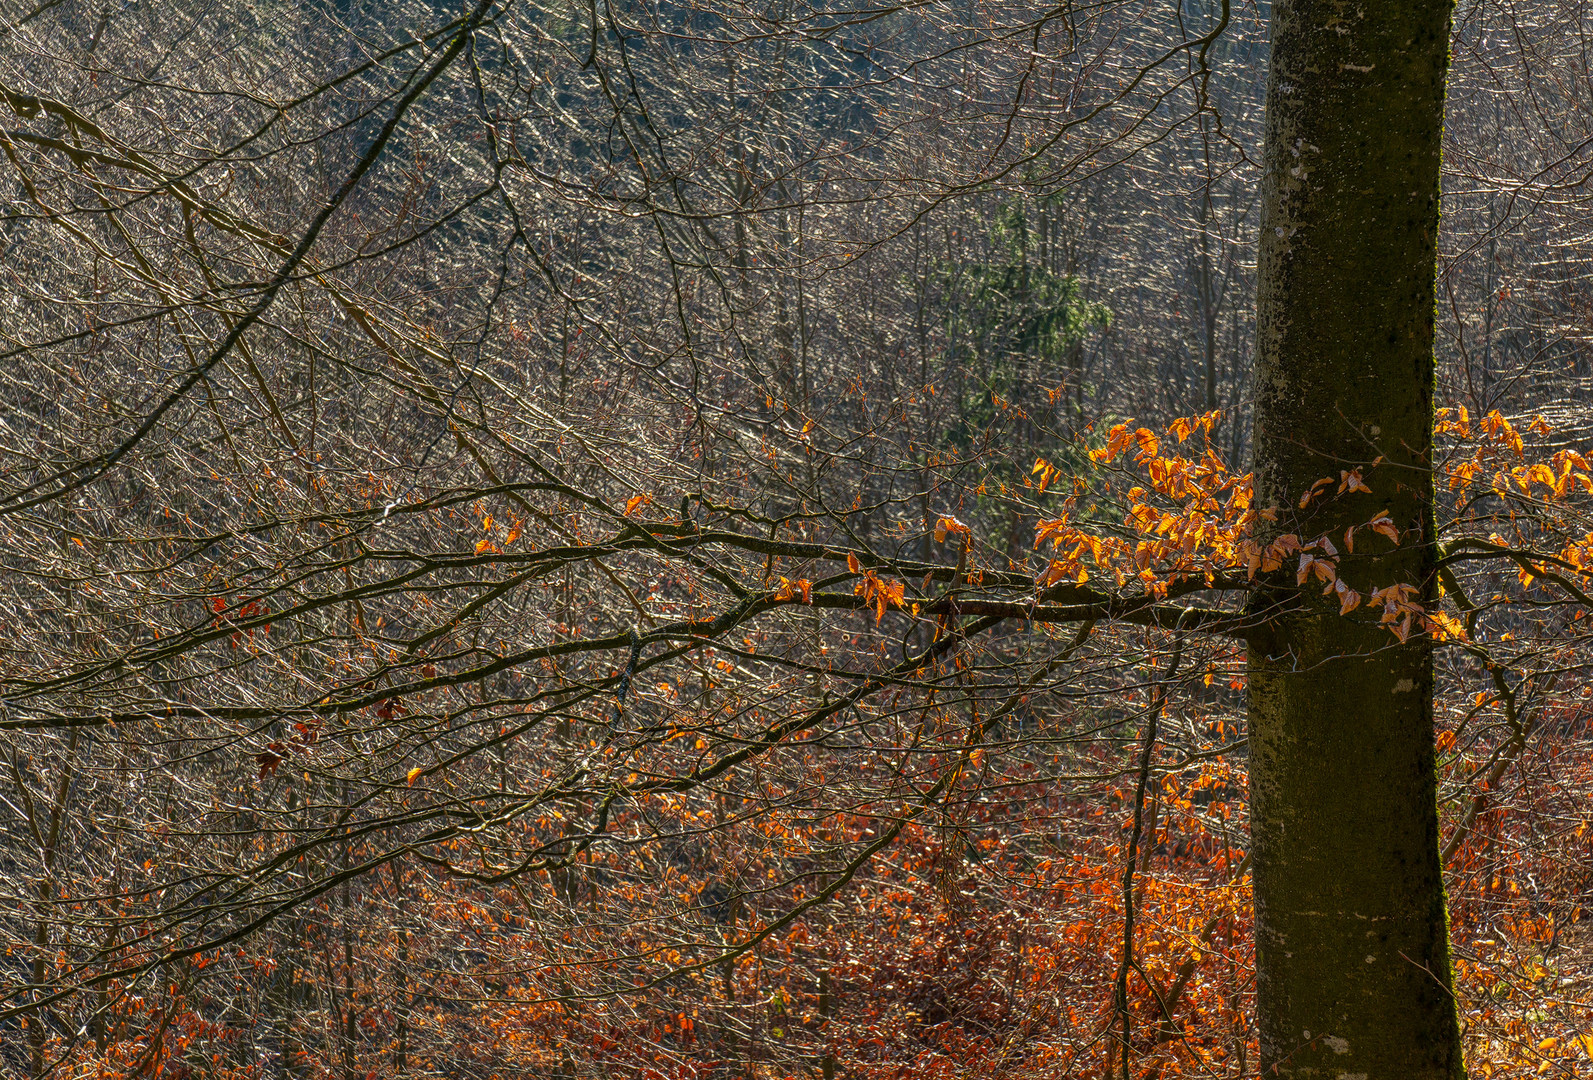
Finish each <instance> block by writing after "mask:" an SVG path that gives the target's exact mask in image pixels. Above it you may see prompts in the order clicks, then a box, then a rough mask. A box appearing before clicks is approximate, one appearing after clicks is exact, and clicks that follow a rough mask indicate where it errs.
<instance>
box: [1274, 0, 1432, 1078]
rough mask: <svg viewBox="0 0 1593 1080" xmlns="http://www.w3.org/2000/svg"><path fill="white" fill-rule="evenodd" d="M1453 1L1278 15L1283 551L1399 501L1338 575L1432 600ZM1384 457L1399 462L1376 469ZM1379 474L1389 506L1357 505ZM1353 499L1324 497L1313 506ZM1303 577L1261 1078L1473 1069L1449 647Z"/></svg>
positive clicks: (1278, 485) (1280, 754)
mask: <svg viewBox="0 0 1593 1080" xmlns="http://www.w3.org/2000/svg"><path fill="white" fill-rule="evenodd" d="M1449 14H1450V5H1449V3H1448V2H1447V0H1383V2H1381V3H1375V4H1364V5H1350V4H1343V3H1333V2H1328V0H1280V2H1279V3H1278V4H1277V5H1276V6H1275V7H1274V9H1273V27H1272V39H1273V47H1272V50H1273V51H1272V72H1271V77H1270V81H1269V85H1268V88H1267V133H1266V155H1267V174H1266V177H1265V180H1264V189H1263V206H1262V220H1261V252H1260V266H1259V272H1260V283H1259V298H1258V313H1257V321H1258V326H1257V332H1258V350H1259V355H1258V367H1257V372H1256V432H1255V462H1256V493H1257V505H1258V506H1259V507H1263V508H1266V507H1270V508H1273V509H1275V510H1276V512H1277V520H1276V521H1273V522H1265V521H1264V522H1262V523H1261V526H1260V533H1261V538H1262V540H1263V541H1264V542H1265V541H1269V540H1271V539H1272V538H1274V537H1276V536H1277V535H1279V534H1284V533H1298V534H1299V535H1300V536H1301V537H1302V539H1305V540H1310V539H1313V538H1315V537H1317V536H1321V535H1323V534H1328V535H1330V537H1331V540H1332V542H1333V543H1334V544H1335V545H1336V546H1337V547H1338V548H1339V549H1340V550H1341V551H1342V550H1343V549H1344V548H1345V546H1346V545H1345V543H1344V540H1343V534H1344V531H1345V529H1346V528H1348V527H1350V526H1352V525H1360V524H1364V523H1365V522H1367V521H1368V520H1369V519H1371V518H1373V517H1374V516H1375V515H1376V514H1377V513H1378V511H1380V510H1384V509H1386V510H1387V511H1388V513H1389V515H1390V516H1391V517H1392V518H1393V520H1394V522H1395V523H1396V524H1397V526H1398V528H1399V532H1400V536H1401V542H1400V543H1399V545H1398V546H1397V547H1396V546H1394V545H1393V544H1391V543H1390V542H1389V541H1388V540H1387V539H1384V538H1383V537H1381V536H1377V535H1375V534H1372V533H1371V532H1370V531H1362V532H1359V533H1357V535H1356V543H1355V550H1354V554H1350V553H1348V552H1345V553H1344V554H1343V555H1342V556H1341V558H1340V560H1339V576H1340V577H1341V578H1343V579H1344V580H1345V581H1346V582H1347V583H1348V584H1349V585H1350V586H1353V587H1354V588H1355V589H1357V590H1358V591H1359V592H1360V593H1361V594H1362V595H1363V596H1364V595H1365V594H1366V593H1367V592H1369V591H1370V590H1372V589H1376V588H1381V587H1384V586H1387V585H1391V584H1395V583H1405V584H1408V585H1411V586H1414V587H1415V588H1416V589H1417V590H1419V594H1418V595H1419V597H1420V598H1422V599H1430V598H1431V597H1432V595H1433V590H1434V586H1433V577H1434V546H1433V479H1432V471H1431V469H1432V458H1431V444H1432V437H1431V433H1432V395H1433V325H1434V317H1435V310H1436V306H1435V305H1436V297H1435V293H1434V269H1435V258H1436V250H1437V237H1438V187H1439V153H1440V142H1441V138H1442V133H1443V126H1442V120H1443V98H1444V76H1445V71H1446V68H1447V66H1448V49H1449ZM1378 457H1381V458H1382V459H1383V461H1382V463H1381V464H1379V465H1376V466H1375V467H1374V464H1373V462H1374V460H1375V459H1377V458H1378ZM1355 468H1360V469H1362V470H1364V473H1365V477H1366V484H1367V485H1368V486H1369V487H1370V488H1371V490H1372V493H1371V494H1365V493H1358V492H1356V491H1354V490H1353V489H1349V490H1342V489H1341V486H1340V482H1341V479H1342V477H1343V473H1344V471H1345V470H1349V469H1355ZM1323 477H1327V478H1330V479H1331V480H1332V484H1331V485H1330V486H1328V487H1327V488H1326V490H1325V491H1323V492H1321V493H1320V494H1319V495H1318V496H1317V497H1316V498H1315V499H1314V500H1313V501H1312V502H1311V503H1310V504H1309V506H1308V507H1306V508H1304V509H1302V508H1301V507H1300V505H1299V504H1300V499H1301V496H1302V494H1304V493H1305V491H1306V490H1307V489H1309V488H1310V487H1311V485H1312V484H1314V483H1315V482H1316V481H1317V480H1319V479H1321V478H1323ZM1294 571H1295V567H1294V565H1292V564H1290V565H1286V566H1285V567H1284V570H1283V571H1281V572H1280V574H1279V576H1278V578H1277V579H1276V580H1273V581H1270V582H1269V583H1268V585H1269V588H1268V589H1267V590H1265V591H1263V592H1262V593H1260V594H1259V595H1258V596H1257V598H1256V600H1255V601H1254V604H1253V608H1252V610H1253V613H1254V614H1255V615H1256V616H1257V617H1258V620H1262V619H1264V621H1259V622H1258V625H1257V629H1256V630H1255V632H1254V633H1253V635H1252V637H1251V640H1250V648H1249V661H1248V665H1249V674H1250V704H1249V708H1250V749H1251V762H1250V769H1251V774H1250V783H1251V815H1252V817H1251V830H1252V835H1253V840H1254V859H1255V863H1254V865H1255V879H1254V880H1255V896H1256V964H1257V984H1256V985H1257V990H1256V993H1257V1011H1258V1019H1259V1027H1260V1037H1261V1075H1263V1076H1269V1077H1270V1076H1279V1077H1332V1078H1340V1080H1342V1078H1345V1077H1355V1078H1357V1080H1421V1078H1427V1077H1435V1078H1436V1077H1443V1078H1446V1080H1448V1078H1452V1077H1457V1076H1461V1075H1463V1067H1462V1064H1461V1054H1460V1036H1459V1030H1458V1025H1457V1022H1456V1013H1455V1005H1454V1000H1453V997H1452V995H1451V992H1450V974H1449V945H1448V924H1447V918H1446V913H1445V906H1444V888H1443V877H1442V873H1441V867H1440V864H1439V858H1438V815H1437V805H1436V800H1435V791H1436V782H1435V775H1434V753H1433V708H1432V685H1433V666H1432V644H1431V641H1430V640H1429V638H1428V637H1427V636H1426V635H1425V634H1424V633H1422V632H1421V631H1420V629H1413V630H1412V632H1411V635H1410V637H1409V640H1408V641H1406V642H1404V643H1403V644H1402V643H1400V642H1399V640H1398V639H1397V638H1396V637H1395V636H1394V635H1392V634H1391V633H1390V631H1389V629H1388V628H1387V627H1386V626H1382V625H1379V616H1380V615H1381V614H1382V612H1383V608H1382V606H1381V605H1374V604H1367V605H1365V606H1363V607H1361V608H1360V609H1359V610H1356V611H1354V612H1353V613H1352V614H1350V615H1349V616H1347V617H1341V616H1340V614H1339V603H1338V601H1337V599H1336V598H1335V597H1332V596H1329V597H1323V596H1320V595H1319V593H1320V591H1321V585H1320V583H1317V584H1316V587H1311V586H1307V587H1306V588H1305V589H1304V590H1303V591H1300V592H1297V591H1296V589H1295V573H1294Z"/></svg>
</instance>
